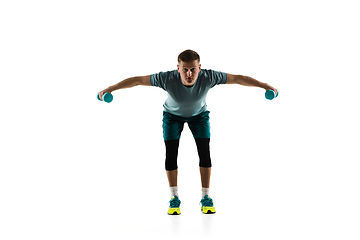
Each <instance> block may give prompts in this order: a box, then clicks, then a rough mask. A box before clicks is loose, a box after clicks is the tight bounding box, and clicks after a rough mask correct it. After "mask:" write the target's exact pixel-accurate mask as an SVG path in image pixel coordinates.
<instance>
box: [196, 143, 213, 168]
mask: <svg viewBox="0 0 360 240" xmlns="http://www.w3.org/2000/svg"><path fill="white" fill-rule="evenodd" d="M195 141H196V146H197V149H198V154H199V159H200V161H199V166H200V167H211V158H210V138H195Z"/></svg>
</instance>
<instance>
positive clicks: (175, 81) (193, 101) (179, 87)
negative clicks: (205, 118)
mask: <svg viewBox="0 0 360 240" xmlns="http://www.w3.org/2000/svg"><path fill="white" fill-rule="evenodd" d="M226 81H227V75H226V73H223V72H218V71H213V70H206V69H201V70H200V73H199V75H198V78H197V79H196V82H195V84H194V85H193V86H192V87H185V86H184V84H183V83H182V81H181V77H180V73H178V71H177V70H174V71H168V72H159V73H157V74H152V75H150V83H151V85H152V86H155V87H160V88H162V89H164V90H165V91H166V92H167V93H168V98H167V100H166V101H165V103H164V105H163V106H164V111H165V112H169V113H171V114H174V115H177V116H180V117H184V118H190V117H193V116H196V115H198V114H200V113H203V112H205V111H206V110H207V106H206V95H207V93H208V91H209V90H210V89H211V88H212V87H214V86H216V85H218V84H225V83H226Z"/></svg>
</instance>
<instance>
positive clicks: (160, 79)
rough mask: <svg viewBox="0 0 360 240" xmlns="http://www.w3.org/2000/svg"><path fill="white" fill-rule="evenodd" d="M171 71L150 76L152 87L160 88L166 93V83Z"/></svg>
mask: <svg viewBox="0 0 360 240" xmlns="http://www.w3.org/2000/svg"><path fill="white" fill-rule="evenodd" d="M171 73H172V72H171V71H169V72H159V73H156V74H152V75H150V84H151V85H152V86H154V87H159V88H162V89H164V90H165V91H166V82H167V81H168V79H170V78H171Z"/></svg>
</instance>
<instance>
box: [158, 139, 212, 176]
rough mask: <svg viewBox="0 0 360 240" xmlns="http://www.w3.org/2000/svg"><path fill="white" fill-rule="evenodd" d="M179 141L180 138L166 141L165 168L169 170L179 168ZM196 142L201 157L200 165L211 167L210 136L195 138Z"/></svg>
mask: <svg viewBox="0 0 360 240" xmlns="http://www.w3.org/2000/svg"><path fill="white" fill-rule="evenodd" d="M179 141H180V139H174V140H167V141H165V146H166V160H165V169H166V170H167V171H172V170H176V169H177V168H178V166H177V157H178V149H179ZM195 142H196V146H197V150H198V154H199V159H200V160H199V166H200V167H211V158H210V138H195Z"/></svg>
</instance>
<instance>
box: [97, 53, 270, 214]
mask: <svg viewBox="0 0 360 240" xmlns="http://www.w3.org/2000/svg"><path fill="white" fill-rule="evenodd" d="M218 84H241V85H244V86H254V87H260V88H263V89H265V90H269V89H270V90H273V91H274V92H275V95H276V94H277V90H276V89H275V88H273V87H271V86H270V85H268V84H266V83H262V82H259V81H257V80H255V79H253V78H251V77H247V76H242V75H232V74H227V73H223V72H218V71H213V70H205V69H201V64H200V56H199V55H198V54H197V53H196V52H194V51H192V50H186V51H184V52H182V53H181V54H180V55H179V56H178V65H177V70H173V71H168V72H160V73H157V74H153V75H148V76H142V77H132V78H128V79H125V80H123V81H121V82H119V83H117V84H115V85H113V86H111V87H108V88H107V89H105V90H103V91H101V92H99V98H100V99H101V100H102V99H103V95H104V94H105V93H111V92H113V91H115V90H118V89H124V88H131V87H134V86H138V85H142V86H156V87H160V88H162V89H164V90H165V91H167V93H168V99H167V100H166V101H165V103H164V105H163V106H164V112H163V136H164V141H165V146H166V159H165V169H166V174H167V177H168V181H169V186H170V192H171V200H170V207H169V209H168V214H171V215H176V214H180V203H181V202H180V199H179V194H178V187H177V176H178V170H177V169H178V166H177V157H178V148H179V140H180V136H181V132H182V130H183V127H184V123H185V122H187V123H188V126H189V128H190V130H191V132H192V134H193V136H194V138H195V142H196V145H197V150H198V154H199V159H200V161H199V162H200V163H199V166H200V175H201V184H202V200H201V204H202V206H201V210H202V211H203V213H215V207H214V205H213V201H212V199H211V198H210V197H209V187H210V175H211V159H210V147H209V143H210V123H209V113H210V112H209V111H207V105H206V101H205V100H206V95H207V93H208V91H209V90H210V89H211V88H212V87H214V86H216V85H218Z"/></svg>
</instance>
